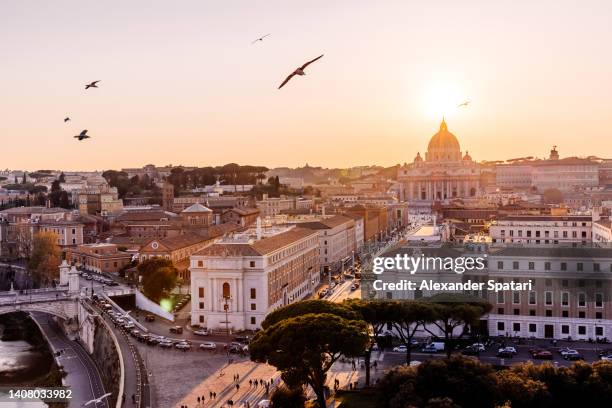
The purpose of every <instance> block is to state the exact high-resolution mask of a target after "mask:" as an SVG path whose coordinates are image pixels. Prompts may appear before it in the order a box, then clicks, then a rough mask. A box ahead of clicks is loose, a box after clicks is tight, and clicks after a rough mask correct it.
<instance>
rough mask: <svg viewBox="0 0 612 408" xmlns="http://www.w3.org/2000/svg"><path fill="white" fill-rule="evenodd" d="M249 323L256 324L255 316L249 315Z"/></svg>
mask: <svg viewBox="0 0 612 408" xmlns="http://www.w3.org/2000/svg"><path fill="white" fill-rule="evenodd" d="M251 324H253V325H254V324H257V319H256V318H255V316H251Z"/></svg>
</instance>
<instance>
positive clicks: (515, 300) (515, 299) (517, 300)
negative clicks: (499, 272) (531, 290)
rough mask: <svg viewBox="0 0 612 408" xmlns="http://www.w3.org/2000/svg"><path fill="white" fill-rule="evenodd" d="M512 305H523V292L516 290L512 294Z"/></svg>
mask: <svg viewBox="0 0 612 408" xmlns="http://www.w3.org/2000/svg"><path fill="white" fill-rule="evenodd" d="M512 303H513V304H515V305H518V304H520V303H521V292H519V291H516V290H515V291H514V292H512Z"/></svg>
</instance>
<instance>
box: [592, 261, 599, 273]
mask: <svg viewBox="0 0 612 408" xmlns="http://www.w3.org/2000/svg"><path fill="white" fill-rule="evenodd" d="M593 270H594V271H595V272H599V264H598V263H594V264H593Z"/></svg>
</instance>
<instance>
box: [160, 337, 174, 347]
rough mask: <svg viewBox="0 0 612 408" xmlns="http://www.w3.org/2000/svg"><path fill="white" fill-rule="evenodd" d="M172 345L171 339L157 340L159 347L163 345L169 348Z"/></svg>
mask: <svg viewBox="0 0 612 408" xmlns="http://www.w3.org/2000/svg"><path fill="white" fill-rule="evenodd" d="M173 345H174V343H173V342H172V340H168V339H165V340H162V341H160V342H159V347H164V348H171V347H172V346H173Z"/></svg>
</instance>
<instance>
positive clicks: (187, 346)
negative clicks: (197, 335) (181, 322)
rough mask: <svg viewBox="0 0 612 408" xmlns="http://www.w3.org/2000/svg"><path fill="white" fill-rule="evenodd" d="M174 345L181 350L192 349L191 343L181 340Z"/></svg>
mask: <svg viewBox="0 0 612 408" xmlns="http://www.w3.org/2000/svg"><path fill="white" fill-rule="evenodd" d="M174 347H176V348H177V349H179V350H190V349H191V344H189V343H186V342H184V341H181V342H179V343H176V344H175V346H174Z"/></svg>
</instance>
